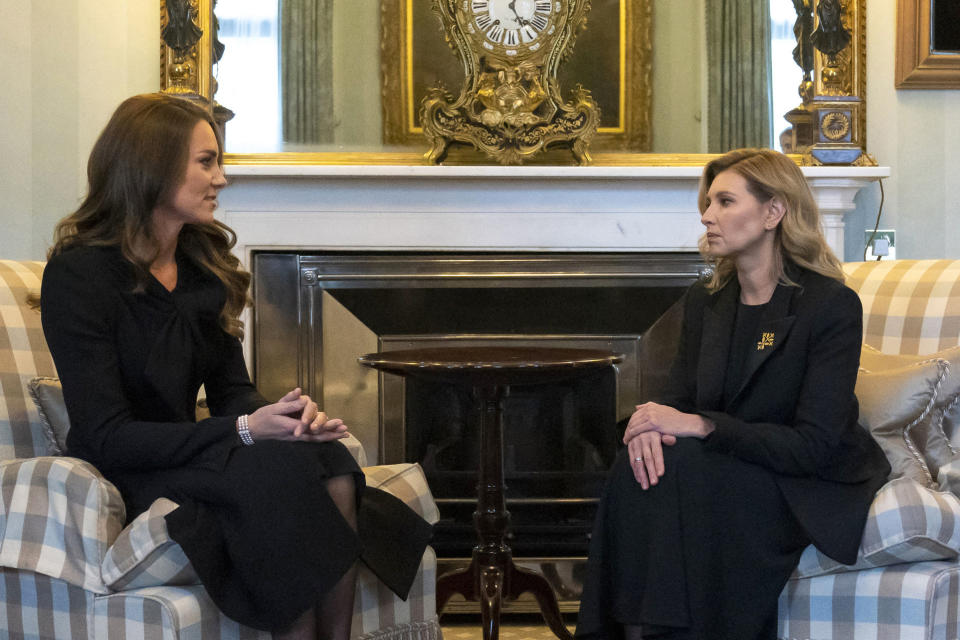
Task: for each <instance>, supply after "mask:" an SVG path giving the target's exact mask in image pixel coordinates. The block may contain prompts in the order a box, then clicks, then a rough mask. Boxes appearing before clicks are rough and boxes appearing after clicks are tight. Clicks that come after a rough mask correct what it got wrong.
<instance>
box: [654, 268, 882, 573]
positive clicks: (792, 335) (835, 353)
mask: <svg viewBox="0 0 960 640" xmlns="http://www.w3.org/2000/svg"><path fill="white" fill-rule="evenodd" d="M788 275H789V276H790V278H791V279H792V280H793V281H794V282H796V283H797V284H798V285H799V286H786V285H783V284H780V285H778V286H777V288H776V290H775V291H774V294H773V297H772V298H771V300H770V302H769V303H768V304H767V306H766V308H765V309H764V311H763V315H762V317H761V321H760V329H759V331H758V335H757V336H756V348H755V349H752V350H751V351H750V354H749V356H748V357H747V359H746V361H745V364H744V368H745V378H744V383H743V384H742V385H741V387H740V389H739V391H738V392H737V393H736V395H735V396H734V397H733V398H732V399H731V401H730V403H729V405H728V406H726V407H724V406H723V389H724V376H725V374H726V371H727V359H728V355H729V349H730V340H731V337H732V329H733V323H734V320H735V317H736V305H737V301H738V300H739V297H740V285H739V283H738V282H737V279H736V278H733V279H732V280H731V281H730V282H729V283H728V284H727V285H726V286H724V287H723V289H721V290H720V291H718V292H715V293H713V294H711V293H709V292H707V290H706V289H705V288H704V286H703V285H702V284H699V283H698V284H695V285H693V286H692V287H691V288H690V290H689V291H688V292H687V295H686V299H685V302H684V317H683V328H682V331H681V337H680V342H679V345H678V351H677V356H676V359H675V361H674V365H673V367H672V369H671V374H670V380H669V383H668V384H667V386H666V390H665V392H664V394H663V396H662V397H661V398H660V399H659V401H660V402H662V403H663V404H668V405H671V406H673V407H675V408H677V409H679V410H681V411H684V412H688V413H699V414H701V415H703V416H705V417H707V418H709V419H711V420H713V422H714V423H715V424H716V430H715V431H714V432H713V433H712V434H711V435H710V436H708V437H707V438H706V439H705V441H704V442H705V446H706V447H707V448H709V449H711V450H713V451H717V452H722V453H726V454H729V455H733V456H736V457H738V458H740V459H741V460H744V461H745V462H750V463H753V464H757V465H760V466H763V467H765V468H767V469H769V470H770V471H771V472H773V473H774V474H775V475H776V478H777V483H778V485H779V487H780V490H781V492H782V493H783V496H784V498H785V499H786V501H787V503H788V504H789V505H790V508H791V511H792V512H793V514H794V515H795V516H796V518H797V520H798V521H799V523H800V524H801V526H802V527H803V528H804V530H805V531H806V533H807V534H808V536H809V537H810V539H811V540H812V541H813V542H814V544H816V546H817V547H818V548H819V549H820V550H821V551H823V552H824V553H825V554H827V555H828V556H830V557H831V558H834V559H836V560H838V561H840V562H843V563H847V564H851V563H853V562H855V561H856V556H857V550H858V548H859V543H860V539H861V537H862V534H863V526H864V523H865V521H866V516H867V511H868V509H869V506H870V503H871V502H872V500H873V496H874V494H875V493H876V491H877V490H878V489H879V488H880V487H881V486H882V485H883V483H884V482H885V481H886V478H887V475H888V474H889V473H890V465H889V464H888V462H887V460H886V458H885V457H884V455H883V452H882V450H881V449H880V447H879V446H878V445H877V443H876V442H875V441H874V440H873V438H872V437H871V436H870V435H869V433H867V431H866V430H865V429H863V428H862V427H861V426H860V425H859V424H858V423H857V418H858V414H859V407H858V404H857V398H856V396H855V395H854V386H855V384H856V378H857V370H858V367H859V363H860V348H861V343H862V339H863V338H862V336H863V307H862V305H861V303H860V299H859V297H858V296H857V294H856V293H855V292H854V291H853V290H851V289H849V288H848V287H846V286H844V285H843V284H841V283H840V282H838V281H836V280H833V279H831V278H827V277H825V276H822V275H819V274H817V273H814V272H811V271H808V270H805V269H801V268H799V267H796V266H795V265H789V266H788Z"/></svg>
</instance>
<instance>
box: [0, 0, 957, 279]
mask: <svg viewBox="0 0 960 640" xmlns="http://www.w3.org/2000/svg"><path fill="white" fill-rule="evenodd" d="M0 1H2V3H3V20H0V62H2V63H0V86H2V87H3V88H4V90H3V91H2V92H0V122H2V123H3V126H2V127H0V195H2V197H0V257H4V258H17V259H24V258H37V259H39V258H42V257H43V256H44V255H45V253H46V249H47V247H48V246H49V243H50V238H51V233H52V230H53V225H54V224H55V223H56V221H57V220H59V219H60V218H61V217H62V216H63V215H65V214H67V213H68V212H69V211H71V210H72V209H73V208H74V207H75V206H76V205H77V202H78V201H79V198H80V197H81V195H82V193H83V189H84V182H85V171H86V156H87V154H88V153H89V151H90V147H91V145H92V144H93V141H94V139H95V138H96V136H97V134H98V133H99V131H100V129H101V128H102V126H103V124H104V123H105V121H106V119H107V118H108V117H109V115H110V113H111V112H112V110H113V108H114V107H115V106H116V105H117V104H118V103H119V102H120V101H121V100H122V99H123V98H125V97H127V96H129V95H132V94H134V93H140V92H145V91H155V90H157V89H158V88H159V83H160V80H159V73H160V69H159V47H160V40H159V22H160V17H159V14H160V10H159V2H158V1H157V0H151V1H148V0H138V1H137V2H126V1H124V0H58V1H57V2H49V1H48V0H0ZM869 5H870V6H869V10H868V12H867V34H868V40H867V55H868V61H867V73H868V76H867V78H868V88H867V100H868V102H867V117H868V123H869V124H868V130H867V136H868V142H867V144H868V151H869V152H870V153H871V154H872V155H874V156H875V157H876V158H877V160H878V161H879V162H880V164H883V165H889V166H890V167H891V168H892V170H893V176H892V177H891V178H889V179H888V180H886V181H885V190H886V202H885V204H884V207H883V217H882V220H881V226H882V227H885V228H886V227H892V228H895V229H897V232H898V237H897V239H898V245H899V246H898V248H897V255H898V257H903V258H926V257H930V258H938V257H950V258H960V224H958V223H960V179H958V178H957V177H956V174H958V173H960V90H953V91H919V90H911V91H896V90H895V89H894V88H893V64H894V53H893V46H894V45H893V43H894V42H895V36H896V31H895V30H896V0H870V3H869ZM879 202H880V191H879V188H878V187H876V186H874V187H871V188H869V189H866V190H864V191H863V192H861V194H860V195H859V196H858V208H857V210H856V211H855V212H854V213H852V214H850V216H849V218H848V220H849V226H848V233H847V234H846V238H847V242H846V247H845V249H846V250H845V256H844V257H845V258H846V259H848V260H852V259H856V257H857V256H858V255H861V254H862V243H861V238H860V235H861V234H860V233H857V232H856V230H858V229H865V228H867V227H872V226H873V223H874V218H875V216H876V212H877V207H878V205H879Z"/></svg>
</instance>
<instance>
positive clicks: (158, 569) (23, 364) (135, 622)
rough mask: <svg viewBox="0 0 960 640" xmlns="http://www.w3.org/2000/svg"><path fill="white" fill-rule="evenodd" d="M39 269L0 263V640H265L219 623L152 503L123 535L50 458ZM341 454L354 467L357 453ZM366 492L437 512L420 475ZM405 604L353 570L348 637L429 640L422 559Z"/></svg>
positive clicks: (111, 504) (65, 465)
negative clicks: (32, 300) (32, 296)
mask: <svg viewBox="0 0 960 640" xmlns="http://www.w3.org/2000/svg"><path fill="white" fill-rule="evenodd" d="M42 271H43V263H42V262H15V261H9V260H0V391H2V393H0V638H11V639H19V638H29V639H34V638H36V639H41V638H42V639H46V638H58V639H70V640H73V639H74V638H90V639H91V640H94V639H95V640H101V639H104V638H106V639H110V640H113V639H117V640H125V639H126V638H148V639H152V638H157V639H168V638H169V639H170V640H174V639H179V640H184V639H193V638H196V639H203V640H209V639H212V638H214V639H241V640H242V639H247V638H249V639H256V640H267V639H268V638H269V637H270V634H268V633H263V632H259V631H255V630H253V629H249V628H246V627H242V626H240V625H239V624H237V623H236V622H233V621H232V620H229V619H227V618H226V617H224V616H223V614H221V613H220V612H219V610H217V608H216V606H214V604H213V603H212V602H211V600H210V598H209V596H208V595H207V593H206V591H205V590H204V588H203V586H202V585H200V584H198V581H197V578H196V574H195V573H194V571H193V569H192V567H190V565H189V562H187V559H186V557H185V556H184V554H183V551H182V550H181V549H180V547H179V545H177V544H175V543H174V542H173V541H171V540H170V538H169V536H168V534H167V530H166V520H165V519H164V517H163V516H164V515H165V514H166V513H169V512H170V511H171V510H172V509H173V508H175V507H176V505H175V503H173V502H171V501H169V500H164V499H161V500H158V501H157V502H155V503H154V504H153V505H152V506H151V508H150V509H149V510H148V511H147V512H146V513H143V514H140V515H139V516H138V517H137V518H136V519H135V520H134V521H133V522H132V523H131V524H130V525H129V526H128V527H126V528H125V529H124V528H123V526H122V525H123V522H124V520H125V513H124V507H123V501H122V500H121V498H120V494H119V493H118V492H117V490H116V488H115V487H114V486H113V485H112V484H110V483H109V482H107V481H106V480H105V479H104V478H103V477H102V476H101V475H100V473H99V472H98V471H97V470H96V469H95V468H93V467H92V466H91V465H89V464H88V463H86V462H83V461H81V460H78V459H76V458H68V457H53V456H49V455H48V453H49V450H48V445H47V440H46V438H45V435H44V430H43V425H42V421H41V419H40V416H39V413H38V411H37V409H36V408H35V407H34V403H33V402H32V401H31V398H30V395H29V392H28V383H29V382H30V381H31V380H32V379H33V378H35V377H38V376H41V377H55V376H56V371H55V369H54V367H53V361H52V359H51V358H50V354H49V352H48V350H47V347H46V342H45V341H44V339H43V333H42V330H41V328H40V315H39V313H37V312H36V311H35V310H32V309H30V308H29V306H28V305H27V303H26V296H27V294H28V292H31V291H39V286H40V277H41V275H42ZM347 448H348V449H349V450H350V452H351V453H352V454H353V455H354V457H355V458H356V459H357V461H358V462H359V463H360V464H361V465H362V464H364V463H365V461H366V456H365V453H364V451H363V447H362V446H361V445H360V443H359V442H358V441H356V440H352V441H350V442H348V443H347ZM364 472H365V473H366V475H367V478H368V483H369V484H370V485H371V486H375V487H380V488H382V489H383V490H385V491H388V492H390V493H392V494H394V495H396V496H398V497H399V498H400V499H401V500H403V501H404V502H406V503H407V504H409V505H410V506H411V507H412V508H414V509H415V510H416V511H417V512H418V513H420V514H421V515H423V516H424V517H425V518H427V519H428V520H430V521H431V522H436V520H437V518H438V513H437V507H436V504H435V503H434V501H433V497H432V496H431V494H430V490H429V488H428V487H427V484H426V479H425V478H424V476H423V471H422V470H421V469H420V467H419V466H418V465H413V464H399V465H389V466H385V467H367V468H365V469H364ZM420 569H421V570H420V572H419V573H418V575H417V577H416V579H415V581H414V583H413V586H412V587H411V591H410V595H409V597H408V598H407V600H406V601H402V600H400V599H399V598H397V597H396V596H395V595H393V593H391V592H390V591H389V590H388V589H387V588H386V587H385V586H384V585H383V584H382V583H381V582H380V581H379V580H378V579H377V578H376V577H375V576H374V575H373V574H372V573H371V572H370V571H368V570H367V569H366V568H365V567H362V566H361V568H360V571H359V572H358V580H357V593H356V597H355V607H354V617H353V619H354V624H353V630H352V635H353V636H354V637H355V638H364V639H367V638H378V639H383V640H401V639H402V640H435V639H437V638H440V637H441V633H440V626H439V623H438V619H437V615H436V592H435V587H436V570H437V563H436V556H435V555H434V553H433V550H432V549H430V548H428V549H427V552H426V553H425V554H424V556H423V560H422V563H421V567H420Z"/></svg>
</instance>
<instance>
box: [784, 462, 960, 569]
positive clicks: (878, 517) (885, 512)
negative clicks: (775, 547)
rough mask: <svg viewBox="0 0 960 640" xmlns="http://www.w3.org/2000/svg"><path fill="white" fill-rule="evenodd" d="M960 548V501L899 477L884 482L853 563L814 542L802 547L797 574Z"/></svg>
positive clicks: (949, 553)
mask: <svg viewBox="0 0 960 640" xmlns="http://www.w3.org/2000/svg"><path fill="white" fill-rule="evenodd" d="M958 550H960V499H958V498H957V497H956V496H955V495H953V494H952V493H950V492H948V491H934V490H932V489H929V488H928V487H925V486H923V485H921V484H919V483H917V482H915V481H914V480H911V479H910V478H897V479H895V480H891V481H890V482H888V483H887V484H885V485H884V486H883V488H881V489H880V491H878V492H877V497H876V498H875V499H874V501H873V504H872V505H870V512H869V513H868V514H867V524H866V527H865V528H864V531H863V541H862V542H861V543H860V551H859V552H858V554H857V562H856V563H855V564H852V565H844V564H840V563H839V562H837V561H835V560H832V559H831V558H828V557H827V556H825V555H824V554H822V553H821V552H820V551H818V550H817V549H816V547H814V546H812V545H811V546H809V547H807V548H806V550H804V552H803V555H802V556H801V558H800V563H799V565H798V566H797V570H796V571H795V572H794V574H793V577H794V578H809V577H811V576H818V575H824V574H829V573H842V572H845V571H858V570H860V569H869V568H873V567H883V566H887V565H891V564H897V563H901V562H919V561H922V560H941V559H945V558H956V557H957V554H958Z"/></svg>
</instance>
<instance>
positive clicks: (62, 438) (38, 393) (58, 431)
mask: <svg viewBox="0 0 960 640" xmlns="http://www.w3.org/2000/svg"><path fill="white" fill-rule="evenodd" d="M27 388H28V389H29V390H30V397H31V398H33V404H35V405H36V406H37V411H38V412H39V414H40V422H41V423H42V424H43V435H44V436H45V437H46V439H47V451H48V452H49V454H50V455H51V456H62V455H63V452H64V451H66V450H67V432H68V431H70V418H69V416H68V415H67V405H66V403H65V402H64V401H63V385H61V384H60V379H59V378H50V377H48V376H39V377H36V378H34V379H32V380H31V381H30V382H28V383H27Z"/></svg>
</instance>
